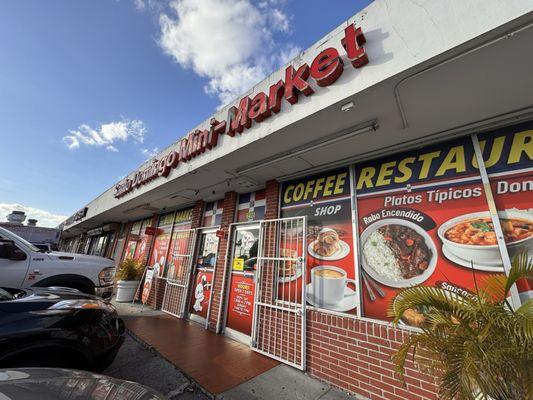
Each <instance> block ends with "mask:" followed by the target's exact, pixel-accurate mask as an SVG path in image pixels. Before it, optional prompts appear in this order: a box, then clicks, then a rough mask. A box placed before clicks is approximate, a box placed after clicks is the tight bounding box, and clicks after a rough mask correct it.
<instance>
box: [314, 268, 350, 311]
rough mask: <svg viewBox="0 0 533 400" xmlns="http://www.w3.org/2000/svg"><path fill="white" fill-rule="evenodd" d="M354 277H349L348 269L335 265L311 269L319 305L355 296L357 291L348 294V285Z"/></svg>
mask: <svg viewBox="0 0 533 400" xmlns="http://www.w3.org/2000/svg"><path fill="white" fill-rule="evenodd" d="M349 283H352V284H353V285H354V286H356V282H355V280H354V279H348V278H347V276H346V271H345V270H343V269H342V268H339V267H335V266H333V265H320V266H318V267H315V268H313V269H311V286H312V290H313V295H314V299H315V301H316V303H318V305H319V306H327V305H328V304H329V305H336V304H338V303H340V302H341V301H342V300H344V299H345V298H346V297H351V296H355V291H353V292H351V293H350V294H347V293H346V292H347V291H346V286H347V285H348V284H349Z"/></svg>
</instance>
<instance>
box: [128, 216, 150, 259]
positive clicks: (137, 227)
mask: <svg viewBox="0 0 533 400" xmlns="http://www.w3.org/2000/svg"><path fill="white" fill-rule="evenodd" d="M151 224H152V218H146V219H144V220H141V221H136V222H134V223H133V225H132V227H131V230H130V233H129V235H128V242H127V243H126V251H125V253H124V259H127V258H132V259H134V260H141V261H142V260H144V258H145V256H146V253H147V251H148V247H149V245H150V238H151V236H149V235H147V234H146V233H145V229H146V227H148V226H151Z"/></svg>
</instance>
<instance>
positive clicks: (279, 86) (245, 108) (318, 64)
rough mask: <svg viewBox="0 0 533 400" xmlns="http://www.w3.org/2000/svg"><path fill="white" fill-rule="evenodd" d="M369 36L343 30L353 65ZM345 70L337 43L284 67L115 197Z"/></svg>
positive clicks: (362, 56) (360, 60)
mask: <svg viewBox="0 0 533 400" xmlns="http://www.w3.org/2000/svg"><path fill="white" fill-rule="evenodd" d="M365 42H366V38H365V36H364V34H363V31H362V30H361V28H356V27H355V26H354V25H353V24H352V25H349V26H347V27H346V28H345V30H344V38H343V39H342V41H341V43H342V46H343V47H344V49H345V51H346V57H347V58H348V60H349V61H350V62H351V64H352V66H353V67H354V68H361V67H363V66H364V65H366V64H367V63H368V55H367V54H366V51H365V48H364V47H363V45H364V44H365ZM343 71H344V63H343V61H342V58H341V56H340V54H339V52H338V51H337V49H335V48H334V47H329V48H326V49H324V50H322V51H321V52H320V53H319V54H318V55H317V56H316V57H315V59H314V60H313V61H312V63H311V66H309V65H308V64H306V63H304V64H303V65H300V66H299V67H298V68H297V69H295V68H294V67H293V66H292V65H290V66H288V67H287V68H286V69H285V80H279V81H278V82H276V83H275V84H273V85H271V86H270V88H269V90H268V93H265V92H259V93H257V94H256V95H255V96H254V97H253V98H250V97H248V96H245V97H243V98H242V99H241V100H240V101H239V103H238V106H233V107H231V108H230V109H229V110H228V115H227V119H226V120H223V121H218V120H216V119H215V118H211V120H210V127H209V129H204V130H199V129H197V130H195V131H193V132H191V133H189V134H188V135H187V136H186V137H184V138H183V139H181V140H180V142H179V150H178V151H171V152H170V153H168V154H166V155H164V156H162V157H161V158H160V159H156V158H154V159H153V161H152V164H151V165H149V166H148V167H146V168H144V169H142V170H139V171H136V172H135V173H134V175H133V178H129V177H128V178H126V179H124V180H123V181H121V182H119V183H118V184H117V185H116V186H115V194H114V197H115V198H121V197H122V196H124V195H126V194H127V193H129V192H131V191H132V190H134V189H136V188H138V187H140V186H142V185H145V184H147V183H148V182H151V181H152V180H154V179H157V178H159V177H167V176H168V175H169V174H170V171H171V170H172V169H174V168H176V167H177V166H178V165H179V163H180V162H188V161H189V160H191V159H192V158H195V157H197V156H199V155H201V154H202V153H204V152H205V151H207V150H210V149H212V148H214V147H215V146H216V145H217V144H218V137H219V135H224V134H226V135H228V136H229V137H233V136H235V135H236V134H237V133H242V132H243V131H244V130H245V129H250V128H251V127H252V122H255V123H261V122H262V121H263V120H265V119H267V118H269V117H271V116H272V115H273V113H274V114H277V113H279V112H280V110H281V102H282V100H283V99H285V100H286V101H287V103H289V104H290V105H293V104H296V103H297V102H298V96H299V95H300V94H303V95H304V96H310V95H312V94H313V93H314V90H313V88H312V87H311V85H310V84H309V82H308V79H309V77H311V78H313V79H314V80H315V81H316V84H317V85H318V86H319V87H325V86H328V85H331V84H332V83H334V82H335V81H336V80H337V79H338V78H339V77H340V76H341V74H342V72H343Z"/></svg>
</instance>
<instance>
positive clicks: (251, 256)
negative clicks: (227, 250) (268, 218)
mask: <svg viewBox="0 0 533 400" xmlns="http://www.w3.org/2000/svg"><path fill="white" fill-rule="evenodd" d="M258 245H259V225H249V226H242V225H241V226H239V227H238V228H237V230H236V232H235V239H234V241H233V251H232V262H231V282H230V287H229V294H228V313H227V320H226V326H227V327H228V328H231V329H233V330H236V331H238V332H241V333H243V334H245V335H247V336H250V335H251V333H252V319H253V312H254V295H255V282H254V276H255V271H256V269H257V251H258Z"/></svg>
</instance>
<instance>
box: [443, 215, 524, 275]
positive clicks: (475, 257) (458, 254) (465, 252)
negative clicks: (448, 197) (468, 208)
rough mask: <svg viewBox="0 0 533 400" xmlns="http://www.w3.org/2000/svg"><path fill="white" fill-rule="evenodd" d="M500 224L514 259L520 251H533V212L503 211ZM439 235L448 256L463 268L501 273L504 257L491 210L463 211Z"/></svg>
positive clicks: (448, 222)
mask: <svg viewBox="0 0 533 400" xmlns="http://www.w3.org/2000/svg"><path fill="white" fill-rule="evenodd" d="M498 216H499V220H500V225H501V227H502V231H503V236H504V238H505V243H506V245H507V250H508V252H509V256H510V258H511V259H512V258H513V257H514V256H515V255H516V254H517V253H519V252H522V251H531V250H533V215H531V214H530V213H525V212H517V211H508V210H506V211H499V212H498ZM437 234H438V236H439V238H440V240H441V241H442V244H443V253H444V255H445V256H446V257H447V258H448V259H449V260H450V261H452V262H454V263H456V264H458V265H461V266H463V267H467V268H470V267H472V263H473V267H474V268H475V269H479V270H483V271H496V272H501V268H502V260H501V256H500V249H499V247H498V242H497V239H496V232H495V231H494V224H493V222H492V218H491V216H490V213H489V212H488V211H482V212H476V213H469V214H463V215H460V216H458V217H455V218H452V219H450V220H448V221H446V222H445V223H443V224H442V225H441V226H440V227H439V229H438V231H437Z"/></svg>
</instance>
